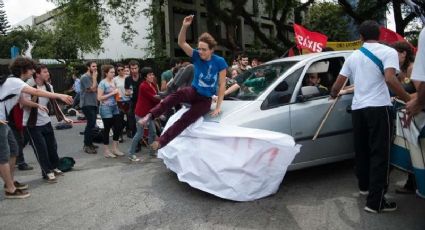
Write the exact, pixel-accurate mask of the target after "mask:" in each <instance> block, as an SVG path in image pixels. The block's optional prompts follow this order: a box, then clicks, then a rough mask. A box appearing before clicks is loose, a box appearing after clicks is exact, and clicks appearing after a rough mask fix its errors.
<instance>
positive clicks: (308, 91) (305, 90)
mask: <svg viewBox="0 0 425 230" xmlns="http://www.w3.org/2000/svg"><path fill="white" fill-rule="evenodd" d="M319 94H320V91H319V88H317V86H304V87H301V95H302V96H303V97H305V98H310V97H314V96H315V95H319Z"/></svg>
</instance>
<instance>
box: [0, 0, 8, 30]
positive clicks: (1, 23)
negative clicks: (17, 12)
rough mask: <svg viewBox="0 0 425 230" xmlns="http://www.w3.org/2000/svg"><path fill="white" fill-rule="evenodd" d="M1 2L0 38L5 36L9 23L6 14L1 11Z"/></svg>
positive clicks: (0, 9)
mask: <svg viewBox="0 0 425 230" xmlns="http://www.w3.org/2000/svg"><path fill="white" fill-rule="evenodd" d="M3 7H4V4H3V0H0V36H4V35H6V33H7V31H8V30H9V28H10V25H9V22H8V21H7V17H6V12H5V11H4V10H3Z"/></svg>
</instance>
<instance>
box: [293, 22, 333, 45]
mask: <svg viewBox="0 0 425 230" xmlns="http://www.w3.org/2000/svg"><path fill="white" fill-rule="evenodd" d="M294 32H295V42H296V43H297V47H298V49H303V48H305V49H308V50H310V51H311V52H322V50H323V48H325V47H326V43H327V42H328V37H327V36H326V35H323V34H321V33H317V32H312V31H309V30H307V29H306V28H304V27H302V26H300V25H297V24H294Z"/></svg>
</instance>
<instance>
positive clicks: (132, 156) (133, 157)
mask: <svg viewBox="0 0 425 230" xmlns="http://www.w3.org/2000/svg"><path fill="white" fill-rule="evenodd" d="M128 159H129V160H130V161H132V162H139V161H140V159H139V158H137V157H136V155H131V156H129V157H128Z"/></svg>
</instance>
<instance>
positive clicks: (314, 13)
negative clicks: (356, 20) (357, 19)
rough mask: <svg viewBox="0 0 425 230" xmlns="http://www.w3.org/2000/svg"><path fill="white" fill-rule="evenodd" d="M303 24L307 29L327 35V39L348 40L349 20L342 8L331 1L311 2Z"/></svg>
mask: <svg viewBox="0 0 425 230" xmlns="http://www.w3.org/2000/svg"><path fill="white" fill-rule="evenodd" d="M305 25H306V27H307V28H308V29H309V30H312V31H317V32H320V33H322V34H325V35H326V36H328V40H329V41H348V40H349V39H350V38H349V32H348V25H349V20H348V18H347V17H346V15H345V14H344V12H343V10H342V8H341V7H340V6H339V5H338V4H335V3H332V2H321V3H316V4H313V5H312V6H311V7H310V8H309V9H308V13H307V17H306V20H305Z"/></svg>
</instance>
